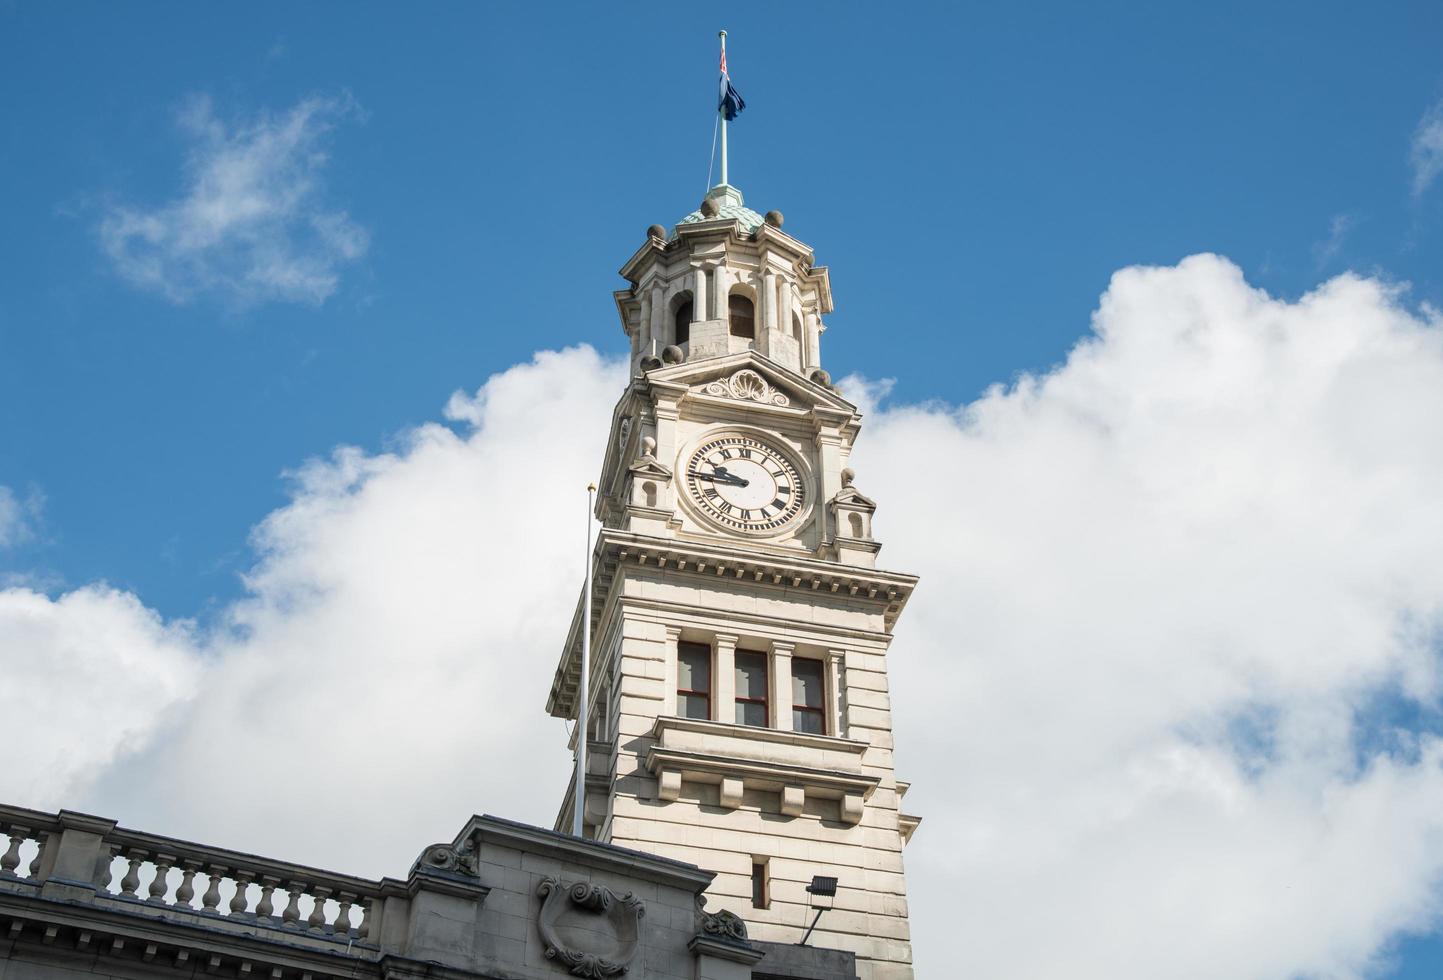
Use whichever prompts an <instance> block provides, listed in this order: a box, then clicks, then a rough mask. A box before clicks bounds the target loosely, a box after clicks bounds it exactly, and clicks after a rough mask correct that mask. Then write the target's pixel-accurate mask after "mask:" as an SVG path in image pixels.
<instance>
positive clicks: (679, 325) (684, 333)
mask: <svg viewBox="0 0 1443 980" xmlns="http://www.w3.org/2000/svg"><path fill="white" fill-rule="evenodd" d="M691 312H692V305H691V293H682V294H681V297H680V298H679V299H678V300H677V304H676V313H674V314H673V316H672V336H673V337H675V340H673V341H672V342H673V343H676V344H684V343H686V342H687V341H688V340H690V339H691V321H692V315H691Z"/></svg>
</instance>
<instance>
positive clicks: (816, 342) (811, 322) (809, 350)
mask: <svg viewBox="0 0 1443 980" xmlns="http://www.w3.org/2000/svg"><path fill="white" fill-rule="evenodd" d="M820 339H821V338H820V335H819V334H818V333H817V314H816V311H815V310H813V311H811V312H809V313H808V314H807V325H806V336H805V338H804V343H805V344H806V350H805V352H804V353H803V355H802V366H803V367H806V368H808V369H810V368H816V367H821V366H822V353H821V344H820Z"/></svg>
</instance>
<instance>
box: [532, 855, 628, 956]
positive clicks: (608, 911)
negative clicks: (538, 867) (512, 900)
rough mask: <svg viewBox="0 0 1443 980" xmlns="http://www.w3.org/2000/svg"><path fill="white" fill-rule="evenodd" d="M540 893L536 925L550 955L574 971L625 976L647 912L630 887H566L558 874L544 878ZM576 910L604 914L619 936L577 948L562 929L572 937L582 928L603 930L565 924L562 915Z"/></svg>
mask: <svg viewBox="0 0 1443 980" xmlns="http://www.w3.org/2000/svg"><path fill="white" fill-rule="evenodd" d="M536 894H537V895H539V896H540V897H541V899H542V902H541V915H540V917H539V918H538V920H537V923H536V928H537V930H538V931H540V933H541V941H542V942H543V943H545V944H546V958H547V959H551V960H559V961H560V962H561V963H562V964H563V965H564V966H566V967H567V969H569V970H570V971H571V975H572V976H574V977H587V978H589V980H604V978H607V977H616V976H620V975H621V974H623V973H625V972H626V971H627V970H628V969H629V968H630V967H631V961H632V960H634V959H635V958H636V950H637V945H638V942H639V937H640V934H641V917H642V916H643V915H645V914H646V907H645V906H644V905H642V903H641V900H640V899H638V898H636V897H634V896H633V895H632V894H631V892H627V893H626V894H625V895H617V894H616V893H615V892H613V891H612V890H611V889H610V888H607V887H605V886H604V885H589V884H587V883H586V882H584V881H578V882H577V883H576V884H574V885H570V886H567V885H563V884H562V883H561V880H560V879H558V878H543V879H542V881H541V885H540V886H539V887H538V888H537V889H536ZM575 909H579V910H580V911H581V912H582V913H585V914H586V915H587V917H590V916H596V917H600V918H604V919H605V921H606V924H607V925H609V926H610V927H611V930H610V931H611V932H612V934H613V935H614V936H615V937H616V938H615V941H614V942H613V943H612V947H611V948H610V949H590V950H588V949H577V948H575V947H573V946H571V945H570V944H569V943H568V942H567V940H566V938H563V936H562V935H561V933H562V932H563V931H564V932H566V933H567V935H568V936H570V935H572V934H574V933H576V932H581V931H585V932H588V933H591V934H593V935H595V934H597V933H600V932H602V931H603V930H600V929H597V928H596V926H594V925H591V924H588V925H587V927H586V929H585V930H574V929H568V928H566V926H565V924H564V923H562V922H561V921H560V920H561V918H562V916H563V915H566V914H567V913H569V912H572V911H573V910H575Z"/></svg>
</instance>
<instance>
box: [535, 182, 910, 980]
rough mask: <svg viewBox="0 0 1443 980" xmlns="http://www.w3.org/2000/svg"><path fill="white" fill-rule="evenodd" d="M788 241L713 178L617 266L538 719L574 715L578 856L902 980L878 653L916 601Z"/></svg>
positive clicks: (816, 286) (885, 710) (902, 834)
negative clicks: (604, 436)
mask: <svg viewBox="0 0 1443 980" xmlns="http://www.w3.org/2000/svg"><path fill="white" fill-rule="evenodd" d="M782 227H783V220H782V215H781V214H780V213H778V212H776V211H770V212H768V213H767V214H766V215H765V216H764V215H762V214H759V213H757V212H756V211H754V210H752V209H750V208H748V207H747V206H746V204H745V202H744V200H743V198H742V194H741V192H740V191H738V190H737V189H736V188H735V187H732V186H730V185H728V184H726V183H725V182H723V183H722V184H720V185H718V186H716V187H713V188H712V189H711V191H710V192H708V193H707V195H706V197H705V199H704V200H703V201H702V203H701V206H700V207H699V208H698V209H697V210H696V211H693V212H692V213H690V214H688V215H686V216H685V217H684V218H682V219H681V220H680V221H679V222H678V223H677V224H676V225H675V226H674V227H672V228H670V229H667V228H665V227H662V226H660V225H653V226H652V227H651V228H649V229H648V230H647V234H646V240H645V242H644V243H643V244H642V246H641V248H640V249H638V250H637V251H636V253H635V254H634V255H632V256H631V258H629V259H628V260H627V261H626V264H625V265H623V266H622V268H621V275H622V276H623V277H624V278H625V279H626V280H627V282H628V286H627V287H626V288H625V289H622V290H620V291H618V292H617V293H616V294H615V297H616V309H617V313H618V315H619V318H620V321H621V326H622V329H623V331H624V332H625V334H626V336H627V338H628V339H629V341H630V345H631V366H632V370H631V379H630V383H629V384H628V385H627V387H626V390H625V391H624V392H623V393H622V396H621V399H620V401H619V402H618V403H617V405H616V409H615V411H614V413H613V418H612V424H611V430H610V437H609V440H608V443H607V445H606V447H605V456H604V460H603V463H602V467H601V475H600V479H599V481H598V485H599V492H598V495H597V499H596V511H595V516H596V518H597V520H598V521H600V524H601V530H600V532H599V535H598V538H597V541H596V547H595V549H594V551H593V553H592V581H593V587H592V590H591V594H590V596H589V597H588V596H586V595H585V594H583V596H582V599H581V601H580V602H579V603H578V607H577V611H576V615H575V617H574V618H573V622H572V625H571V629H570V632H569V635H568V636H567V639H566V642H565V646H564V648H563V650H562V654H561V658H560V664H559V666H558V668H557V671H556V676H555V680H554V681H553V684H552V689H551V694H550V698H549V700H548V703H547V710H548V711H549V712H550V713H551V714H553V715H556V716H558V717H561V718H567V719H575V718H577V717H578V716H580V717H583V718H584V719H585V723H584V725H582V726H578V729H581V730H584V733H585V738H586V739H587V743H586V747H587V750H588V752H587V756H588V764H587V768H586V775H585V788H584V801H585V802H584V805H583V807H582V809H583V814H582V816H583V821H582V822H583V824H584V828H585V835H586V836H588V837H592V838H594V839H597V840H600V841H604V842H607V843H611V844H618V845H621V846H624V847H627V848H633V849H635V850H639V851H646V852H651V853H654V854H658V855H662V856H665V857H670V858H674V859H678V860H682V861H686V862H690V863H693V864H696V865H699V866H700V867H702V868H704V869H706V870H709V871H713V872H716V874H717V877H716V879H715V882H714V883H713V885H712V887H711V891H710V894H711V896H713V898H714V901H715V902H716V903H717V904H719V905H721V906H723V907H725V908H728V909H731V910H733V911H735V912H737V913H738V914H740V915H741V917H742V918H743V919H744V920H745V921H746V924H747V927H748V929H749V931H750V934H751V935H752V936H753V937H755V938H757V939H761V940H765V941H770V942H775V943H797V942H799V941H802V940H803V939H804V937H805V938H806V941H807V942H808V943H810V944H811V945H814V946H822V947H832V948H837V949H844V950H850V951H853V952H855V953H856V956H857V969H858V973H859V975H860V976H861V977H863V978H872V980H878V978H899V977H911V976H912V967H911V947H910V941H909V934H908V919H907V892H906V879H905V876H904V872H903V863H902V849H903V847H904V846H905V844H906V842H907V840H908V838H909V837H910V836H911V834H912V832H913V830H915V829H916V827H917V824H918V818H917V817H913V816H909V815H907V814H905V813H904V812H903V811H902V809H901V806H902V800H903V797H904V795H905V793H906V791H907V784H906V783H905V782H902V781H900V780H898V779H897V777H896V774H895V772H894V770H893V757H892V753H893V745H892V722H891V702H890V698H889V695H888V684H887V656H888V648H889V646H890V644H891V638H892V628H893V625H894V623H895V622H896V620H897V617H898V616H899V615H900V614H901V612H902V609H903V607H904V605H905V604H906V602H907V599H908V597H909V596H910V594H911V592H912V589H913V588H914V587H915V585H916V583H917V579H916V578H915V577H914V576H911V575H905V574H899V573H895V572H887V571H883V570H881V569H879V568H878V567H877V554H878V551H879V549H880V544H879V542H878V541H877V540H876V538H874V537H873V534H872V515H873V512H874V511H875V509H876V505H875V504H874V503H873V502H872V501H871V500H870V499H868V498H867V497H866V496H864V495H863V494H862V492H861V490H860V489H859V488H858V487H857V486H856V485H854V476H853V473H852V471H851V469H849V467H848V457H849V455H850V453H851V450H852V446H853V443H854V441H855V440H856V438H857V435H858V432H859V431H860V426H861V416H860V415H859V414H858V411H857V408H856V406H855V405H853V404H852V403H851V402H849V401H847V400H846V398H844V397H843V395H842V394H841V393H840V392H839V391H838V390H837V388H836V387H835V386H833V385H832V383H831V380H830V378H829V376H828V374H827V372H826V371H825V370H824V369H823V367H822V363H823V362H822V351H821V344H822V339H823V336H824V333H825V324H824V321H823V317H824V316H826V315H827V314H829V313H830V312H831V310H832V293H831V283H830V280H829V277H828V274H827V270H826V268H825V267H823V266H819V265H816V264H815V263H814V261H813V255H812V250H811V249H810V248H809V247H808V246H807V245H805V244H803V243H802V242H801V241H799V240H798V239H796V238H793V237H792V236H791V235H790V234H788V233H787V232H785V231H783V230H782ZM587 602H590V604H591V609H590V621H591V624H592V626H591V633H590V638H589V639H590V643H589V659H590V671H589V676H588V683H587V685H586V687H587V688H588V692H589V693H588V698H587V700H588V702H589V703H587V704H586V705H584V706H582V705H579V704H578V700H579V691H580V689H581V687H582V685H581V683H580V681H581V678H580V672H581V660H582V658H581V647H582V631H583V626H582V624H583V622H584V621H585V620H586V616H585V615H584V611H585V610H584V608H583V607H584V604H585V603H587ZM575 737H577V736H576V734H575V733H573V738H575ZM575 798H576V793H575V786H574V784H573V786H572V789H571V791H570V792H568V793H567V794H566V797H565V801H564V802H563V804H562V807H561V812H560V813H559V815H558V817H557V823H556V827H557V829H558V830H565V829H567V828H570V827H572V826H573V822H574V816H575V814H574V810H573V802H572V801H573V800H574V799H575ZM827 879H835V882H834V884H835V896H834V897H833V898H831V903H832V908H830V910H828V911H825V912H824V913H822V914H820V916H818V912H817V908H818V898H817V895H818V892H819V891H825V890H826V888H827V887H828V882H827ZM814 882H819V884H814ZM809 886H811V890H809ZM824 904H825V903H824ZM814 920H815V929H814V931H812V932H811V933H810V935H806V934H807V932H808V927H809V926H811V925H813V923H814Z"/></svg>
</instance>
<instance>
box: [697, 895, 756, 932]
mask: <svg viewBox="0 0 1443 980" xmlns="http://www.w3.org/2000/svg"><path fill="white" fill-rule="evenodd" d="M696 920H697V932H700V933H702V934H704V935H707V936H720V937H721V938H723V939H734V940H736V941H737V942H743V943H744V942H746V941H747V924H746V923H745V922H743V921H742V918H741V916H739V915H737V914H736V913H735V912H728V911H727V910H726V909H720V910H718V911H716V912H708V911H707V910H706V896H705V895H698V896H697V897H696Z"/></svg>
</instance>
